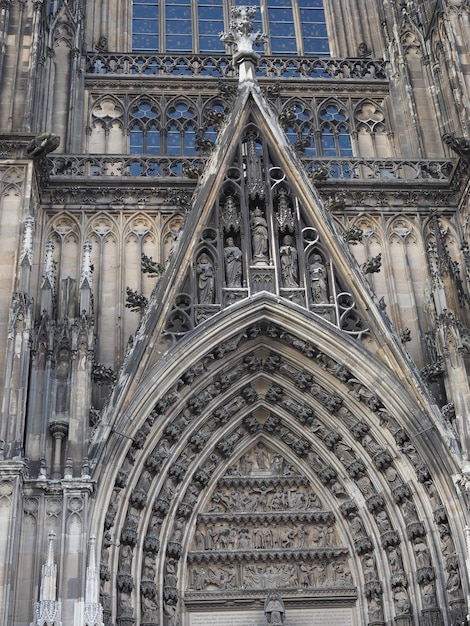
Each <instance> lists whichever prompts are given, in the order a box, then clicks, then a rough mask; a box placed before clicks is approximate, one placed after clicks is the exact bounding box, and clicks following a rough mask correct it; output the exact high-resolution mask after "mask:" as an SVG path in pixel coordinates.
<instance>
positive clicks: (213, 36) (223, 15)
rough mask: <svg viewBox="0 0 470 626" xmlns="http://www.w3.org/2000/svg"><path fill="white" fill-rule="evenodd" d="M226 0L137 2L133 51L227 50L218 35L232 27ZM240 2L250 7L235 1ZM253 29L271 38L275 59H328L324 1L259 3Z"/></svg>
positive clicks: (267, 49)
mask: <svg viewBox="0 0 470 626" xmlns="http://www.w3.org/2000/svg"><path fill="white" fill-rule="evenodd" d="M229 4H230V3H229V2H228V0H201V1H200V2H197V3H195V2H191V0H134V1H133V12H132V49H133V51H134V52H144V53H145V52H147V53H152V52H169V53H178V54H180V53H190V52H196V53H198V52H199V53H217V54H224V53H225V52H226V48H225V45H224V44H223V43H222V42H221V41H220V38H219V33H221V32H224V31H225V30H227V28H228V21H229V14H230V6H229ZM237 4H239V5H242V4H246V2H245V1H244V0H237ZM260 9H261V11H260V12H259V13H258V16H257V20H255V23H254V27H255V29H257V30H260V31H262V32H264V33H266V34H267V36H268V41H267V43H266V47H265V52H266V53H267V54H272V55H290V54H293V55H306V56H328V55H329V54H330V50H329V44H328V32H327V26H326V18H325V10H324V7H323V0H260Z"/></svg>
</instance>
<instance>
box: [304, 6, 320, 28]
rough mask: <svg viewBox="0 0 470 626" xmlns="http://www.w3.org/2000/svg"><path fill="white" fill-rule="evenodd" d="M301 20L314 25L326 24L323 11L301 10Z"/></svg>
mask: <svg viewBox="0 0 470 626" xmlns="http://www.w3.org/2000/svg"><path fill="white" fill-rule="evenodd" d="M300 18H301V20H302V22H304V21H305V22H310V23H313V24H319V23H325V11H322V10H321V9H310V8H307V9H300Z"/></svg>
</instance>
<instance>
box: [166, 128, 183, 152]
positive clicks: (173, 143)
mask: <svg viewBox="0 0 470 626" xmlns="http://www.w3.org/2000/svg"><path fill="white" fill-rule="evenodd" d="M167 153H168V154H173V155H176V154H178V155H179V154H181V134H180V131H179V130H178V129H177V128H176V126H170V129H169V130H168V135H167Z"/></svg>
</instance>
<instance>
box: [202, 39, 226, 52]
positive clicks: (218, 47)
mask: <svg viewBox="0 0 470 626" xmlns="http://www.w3.org/2000/svg"><path fill="white" fill-rule="evenodd" d="M199 49H200V51H201V52H220V53H223V52H225V46H224V44H223V43H222V42H221V41H220V39H219V37H214V36H213V37H206V36H204V37H199Z"/></svg>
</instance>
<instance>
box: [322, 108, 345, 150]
mask: <svg viewBox="0 0 470 626" xmlns="http://www.w3.org/2000/svg"><path fill="white" fill-rule="evenodd" d="M320 120H321V147H322V155H323V156H326V157H334V156H342V157H348V156H352V143H351V135H350V133H349V127H348V122H347V116H346V113H345V112H344V111H342V110H341V109H340V107H339V106H338V105H337V104H326V105H325V106H323V107H322V109H321V110H320Z"/></svg>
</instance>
